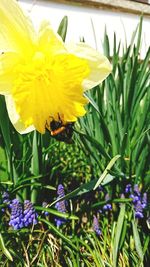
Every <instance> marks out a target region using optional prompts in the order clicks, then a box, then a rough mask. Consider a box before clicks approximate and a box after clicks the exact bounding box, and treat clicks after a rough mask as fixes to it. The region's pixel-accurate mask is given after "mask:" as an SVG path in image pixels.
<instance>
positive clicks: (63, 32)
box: [57, 16, 68, 41]
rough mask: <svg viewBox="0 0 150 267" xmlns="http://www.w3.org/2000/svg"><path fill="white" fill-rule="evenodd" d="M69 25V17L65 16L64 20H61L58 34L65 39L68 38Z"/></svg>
mask: <svg viewBox="0 0 150 267" xmlns="http://www.w3.org/2000/svg"><path fill="white" fill-rule="evenodd" d="M67 27H68V17H67V16H65V17H64V18H63V19H62V21H61V22H60V25H59V28H58V31H57V32H58V34H59V35H60V36H61V38H62V39H63V41H65V39H66V34H67Z"/></svg>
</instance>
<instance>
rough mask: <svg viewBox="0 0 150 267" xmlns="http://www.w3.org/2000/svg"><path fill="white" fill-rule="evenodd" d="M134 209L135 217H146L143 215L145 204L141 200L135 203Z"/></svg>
mask: <svg viewBox="0 0 150 267" xmlns="http://www.w3.org/2000/svg"><path fill="white" fill-rule="evenodd" d="M134 210H135V218H137V219H141V218H143V217H144V215H143V206H142V202H141V201H137V202H136V204H135V205H134Z"/></svg>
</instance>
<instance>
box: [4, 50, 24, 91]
mask: <svg viewBox="0 0 150 267" xmlns="http://www.w3.org/2000/svg"><path fill="white" fill-rule="evenodd" d="M19 61H20V57H19V55H18V54H17V53H13V52H6V53H1V54H0V94H4V95H5V94H10V93H11V89H12V85H13V80H14V77H15V74H14V69H15V66H16V65H17V64H18V63H19Z"/></svg>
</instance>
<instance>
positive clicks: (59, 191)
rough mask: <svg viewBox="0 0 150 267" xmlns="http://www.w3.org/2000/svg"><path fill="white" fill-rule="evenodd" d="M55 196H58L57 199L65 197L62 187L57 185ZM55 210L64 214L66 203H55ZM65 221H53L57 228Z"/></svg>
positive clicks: (58, 219) (59, 219)
mask: <svg viewBox="0 0 150 267" xmlns="http://www.w3.org/2000/svg"><path fill="white" fill-rule="evenodd" d="M57 195H58V198H57V199H59V198H61V197H64V196H65V191H64V186H63V185H62V184H59V185H58V189H57ZM55 208H56V209H57V210H58V211H59V212H62V213H66V211H67V210H66V202H65V200H61V201H59V202H57V203H56V205H55ZM65 221H66V219H62V218H57V219H55V222H56V225H57V227H59V226H60V225H61V224H63V223H64V222H65Z"/></svg>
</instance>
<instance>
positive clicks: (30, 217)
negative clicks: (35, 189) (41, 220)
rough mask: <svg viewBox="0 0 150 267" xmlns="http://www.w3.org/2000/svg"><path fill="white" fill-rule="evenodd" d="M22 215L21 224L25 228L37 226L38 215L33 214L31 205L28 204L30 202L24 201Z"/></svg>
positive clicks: (33, 210)
mask: <svg viewBox="0 0 150 267" xmlns="http://www.w3.org/2000/svg"><path fill="white" fill-rule="evenodd" d="M23 215H24V218H23V222H24V225H25V226H26V227H27V226H29V225H30V224H37V216H38V215H37V213H36V212H35V209H34V207H33V204H32V203H31V202H30V200H25V201H24V212H23Z"/></svg>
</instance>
